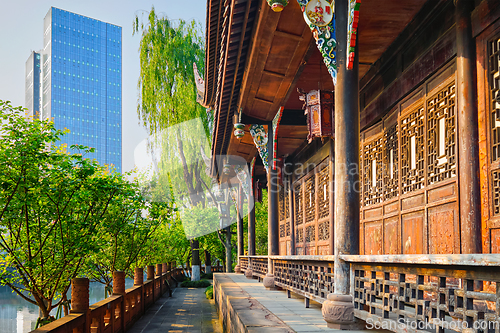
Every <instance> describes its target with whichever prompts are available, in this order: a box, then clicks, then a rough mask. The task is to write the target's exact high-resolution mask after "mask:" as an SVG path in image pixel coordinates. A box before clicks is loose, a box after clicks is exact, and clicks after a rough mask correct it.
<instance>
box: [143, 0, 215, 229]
mask: <svg viewBox="0 0 500 333" xmlns="http://www.w3.org/2000/svg"><path fill="white" fill-rule="evenodd" d="M134 33H140V34H141V42H140V47H139V52H140V64H141V71H140V77H139V82H138V89H139V100H138V107H137V113H138V115H139V117H140V119H141V121H142V124H143V125H144V126H145V127H146V128H147V130H148V131H149V133H150V134H151V136H152V137H154V138H156V141H155V142H154V144H155V145H156V148H157V149H158V148H160V149H161V160H160V163H159V164H158V165H159V169H160V170H159V176H158V178H159V179H160V180H161V179H162V178H163V179H167V178H169V179H171V182H172V187H173V189H174V192H175V197H176V205H178V206H180V209H186V210H189V209H193V208H195V207H197V206H203V207H204V206H205V205H206V204H207V199H208V198H207V197H206V196H205V194H204V192H205V190H206V188H205V187H204V185H203V183H205V184H209V183H210V180H209V178H208V176H207V175H206V174H205V172H204V170H205V165H204V162H203V160H202V158H201V156H200V147H201V149H203V150H204V151H205V153H208V151H209V140H208V138H209V137H210V131H209V114H208V113H207V111H206V109H205V108H204V107H202V106H201V105H200V104H198V103H197V102H196V95H197V89H196V84H195V75H194V69H193V64H196V66H197V68H198V69H199V70H200V72H202V73H203V72H204V66H205V63H204V50H205V46H204V39H203V34H202V33H201V26H200V25H199V24H197V23H196V22H195V21H191V22H186V21H184V20H176V21H175V22H174V21H171V20H169V19H168V18H167V17H160V16H158V15H157V14H156V12H155V10H154V8H152V9H151V12H150V13H149V16H148V20H147V21H146V22H142V23H141V22H140V20H139V18H138V17H136V20H135V22H134ZM186 124H187V125H186ZM162 173H163V175H162ZM167 173H168V177H167V176H166V175H165V174H167ZM165 186H167V183H166V182H165ZM183 199H184V200H183ZM183 201H184V202H185V204H182V202H183ZM183 223H184V221H183ZM214 231H215V230H214Z"/></svg>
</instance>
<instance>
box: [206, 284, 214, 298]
mask: <svg viewBox="0 0 500 333" xmlns="http://www.w3.org/2000/svg"><path fill="white" fill-rule="evenodd" d="M205 296H206V297H207V299H214V286H208V287H207V289H205Z"/></svg>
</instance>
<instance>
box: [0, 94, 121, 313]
mask: <svg viewBox="0 0 500 333" xmlns="http://www.w3.org/2000/svg"><path fill="white" fill-rule="evenodd" d="M23 113H24V112H23V109H22V108H20V107H19V108H13V107H12V106H11V105H10V103H9V102H3V101H0V118H1V121H2V127H1V130H0V165H2V172H0V283H2V284H4V285H8V286H9V287H10V288H12V290H13V291H15V292H16V293H17V294H18V295H20V296H21V297H22V298H24V299H25V300H26V301H28V302H30V303H33V304H36V305H38V307H39V308H40V311H41V313H42V316H43V317H44V318H49V312H50V311H51V309H53V308H55V307H57V306H58V305H59V304H61V302H63V300H64V299H65V295H66V293H67V291H68V288H69V286H70V279H71V278H73V277H75V276H77V275H78V272H79V270H80V269H81V266H82V264H83V261H84V258H85V257H86V256H88V255H89V254H92V253H94V252H96V251H97V250H98V249H97V243H96V239H97V234H96V232H97V231H98V227H99V225H100V221H101V219H102V218H103V217H104V215H105V214H106V211H107V209H108V206H109V203H110V202H111V201H112V200H113V198H114V197H115V195H117V194H118V193H120V191H122V189H123V182H121V181H120V178H119V176H118V175H117V174H115V173H111V172H109V171H108V170H107V169H106V168H105V167H101V166H99V165H98V164H97V162H96V161H94V160H90V159H86V158H84V156H83V155H85V154H86V153H89V152H92V151H93V149H90V148H87V147H83V146H72V147H71V149H72V150H77V151H80V152H81V153H78V154H70V153H66V152H65V151H64V149H63V148H62V147H58V146H56V143H57V141H58V140H59V139H60V137H61V136H62V135H63V134H64V133H63V131H61V130H57V129H56V128H54V125H53V123H52V122H50V121H40V120H35V119H34V120H32V121H27V120H26V119H24V117H23ZM82 154H83V155H82ZM58 299H59V301H57V300H58Z"/></svg>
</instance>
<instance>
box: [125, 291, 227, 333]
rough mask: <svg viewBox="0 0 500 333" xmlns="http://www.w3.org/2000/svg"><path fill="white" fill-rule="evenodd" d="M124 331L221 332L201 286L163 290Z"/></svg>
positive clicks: (211, 301)
mask: <svg viewBox="0 0 500 333" xmlns="http://www.w3.org/2000/svg"><path fill="white" fill-rule="evenodd" d="M127 332H130V333H160V332H161V333H183V332H189V333H222V327H221V325H220V323H219V317H218V316H217V309H216V307H215V303H214V301H213V300H208V299H207V298H206V297H205V288H176V289H174V290H173V292H172V297H168V293H165V294H164V295H163V297H162V298H160V299H159V300H158V301H156V303H155V304H153V305H152V306H151V307H150V308H149V309H148V310H146V313H145V314H144V316H142V318H140V319H139V320H138V321H137V322H136V323H135V324H134V326H133V327H132V328H131V329H130V330H129V331H127Z"/></svg>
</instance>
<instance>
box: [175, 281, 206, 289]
mask: <svg viewBox="0 0 500 333" xmlns="http://www.w3.org/2000/svg"><path fill="white" fill-rule="evenodd" d="M210 285H211V283H210V281H208V280H200V281H189V280H187V281H184V282H182V283H181V287H183V288H206V287H208V286H210Z"/></svg>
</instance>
